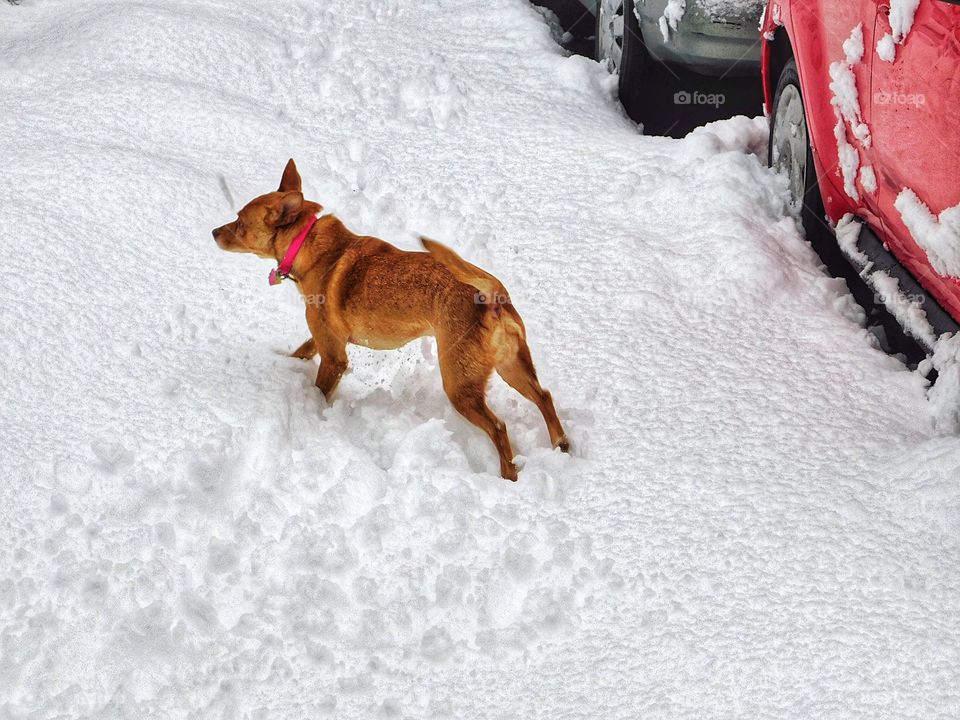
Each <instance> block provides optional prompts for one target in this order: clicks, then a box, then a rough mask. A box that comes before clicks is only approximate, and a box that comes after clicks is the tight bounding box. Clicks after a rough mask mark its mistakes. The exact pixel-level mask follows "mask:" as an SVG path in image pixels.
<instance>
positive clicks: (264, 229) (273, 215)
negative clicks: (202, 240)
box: [213, 158, 304, 258]
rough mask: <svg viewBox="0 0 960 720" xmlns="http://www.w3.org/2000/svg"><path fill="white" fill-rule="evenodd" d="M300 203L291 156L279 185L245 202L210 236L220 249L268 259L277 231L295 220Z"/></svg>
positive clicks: (298, 188)
mask: <svg viewBox="0 0 960 720" xmlns="http://www.w3.org/2000/svg"><path fill="white" fill-rule="evenodd" d="M303 205H304V201H303V193H302V192H301V184H300V173H299V172H297V165H296V163H295V162H293V158H291V159H290V160H289V161H288V162H287V167H286V168H285V169H284V171H283V178H282V179H281V180H280V187H279V188H278V189H277V190H276V191H275V192H270V193H267V194H266V195H261V196H260V197H258V198H254V199H253V200H251V201H250V202H249V203H247V204H246V205H245V206H244V207H243V208H242V209H241V210H240V212H238V213H237V219H236V220H234V221H233V222H229V223H227V224H226V225H221V226H220V227H218V228H216V229H215V230H214V231H213V239H214V240H216V241H217V245H218V246H219V247H220V249H221V250H227V251H229V252H249V253H254V254H255V255H259V256H260V257H264V258H272V257H274V242H275V239H276V234H277V230H278V229H280V228H282V227H285V226H287V225H289V224H290V223H292V222H293V221H295V220H296V219H297V217H299V215H300V213H301V211H302V210H303Z"/></svg>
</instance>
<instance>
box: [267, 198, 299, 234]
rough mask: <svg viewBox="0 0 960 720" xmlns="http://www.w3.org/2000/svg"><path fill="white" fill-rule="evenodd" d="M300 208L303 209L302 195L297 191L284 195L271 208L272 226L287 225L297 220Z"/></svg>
mask: <svg viewBox="0 0 960 720" xmlns="http://www.w3.org/2000/svg"><path fill="white" fill-rule="evenodd" d="M301 207H303V193H301V192H300V191H299V190H293V191H291V192H288V193H284V194H283V195H281V196H280V199H279V200H277V204H276V205H275V206H274V208H273V213H272V216H273V217H272V220H273V225H274V226H275V227H281V226H283V225H289V224H290V223H292V222H293V221H294V220H296V219H297V215H299V214H300V208H301Z"/></svg>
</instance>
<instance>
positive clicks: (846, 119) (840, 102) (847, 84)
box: [830, 23, 871, 200]
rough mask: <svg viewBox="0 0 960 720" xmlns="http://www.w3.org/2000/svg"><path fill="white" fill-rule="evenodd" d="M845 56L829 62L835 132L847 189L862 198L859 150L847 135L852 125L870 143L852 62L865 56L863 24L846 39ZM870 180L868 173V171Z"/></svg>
mask: <svg viewBox="0 0 960 720" xmlns="http://www.w3.org/2000/svg"><path fill="white" fill-rule="evenodd" d="M843 54H844V58H843V60H838V61H836V62H832V63H830V92H831V99H830V103H831V104H832V105H833V109H834V113H835V114H836V116H837V124H836V125H835V126H834V130H833V134H834V137H835V138H836V141H837V153H838V155H839V159H840V167H839V169H840V173H841V175H842V177H843V188H844V191H845V192H846V193H847V195H849V196H850V197H851V198H853V199H854V200H859V199H860V192H859V191H858V190H857V185H856V178H857V172H858V170H859V168H860V154H859V152H858V151H857V149H856V147H854V146H853V145H852V144H850V141H849V140H848V139H847V126H848V125H849V127H850V130H851V132H852V133H853V136H854V137H855V138H856V139H857V140H858V141H859V142H860V143H861V144H862V145H863V146H864V147H870V142H871V138H870V128H869V127H867V124H866V123H865V122H863V116H862V114H861V110H860V94H859V92H858V90H857V79H856V76H855V75H854V73H853V66H854V65H856V64H858V63H859V62H860V61H861V60H863V54H864V47H863V24H862V23H861V24H859V25H857V26H856V27H855V28H854V29H853V31H852V32H851V33H850V37H848V38H847V39H846V40H845V41H844V42H843ZM867 177H868V180H869V174H868V176H867Z"/></svg>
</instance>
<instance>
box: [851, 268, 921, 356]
mask: <svg viewBox="0 0 960 720" xmlns="http://www.w3.org/2000/svg"><path fill="white" fill-rule="evenodd" d="M866 277H867V280H868V281H869V283H870V286H871V287H872V288H873V289H874V290H875V291H876V299H877V301H879V302H881V303H883V305H884V306H885V307H886V308H887V310H889V311H890V312H891V313H893V316H894V317H895V318H896V319H897V321H898V322H899V323H900V325H902V326H903V327H904V329H906V331H907V332H908V333H910V334H911V335H913V337H915V338H916V339H917V340H920V341H921V342H922V343H924V345H925V346H926V347H928V348H932V347H934V346H935V345H936V342H937V335H936V333H935V332H934V330H933V326H932V325H930V321H929V320H927V314H926V313H925V312H924V311H923V305H922V304H921V303H920V302H918V301H917V298H912V297H910V296H908V295H906V294H904V293H903V292H902V291H901V290H900V282H899V281H898V280H897V279H896V278H895V277H893V276H891V275H890V274H888V273H886V272H884V271H883V270H876V271H874V272H871V273H869V274H868V275H867V276H866Z"/></svg>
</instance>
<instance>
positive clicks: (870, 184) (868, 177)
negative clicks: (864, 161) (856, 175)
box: [860, 165, 877, 193]
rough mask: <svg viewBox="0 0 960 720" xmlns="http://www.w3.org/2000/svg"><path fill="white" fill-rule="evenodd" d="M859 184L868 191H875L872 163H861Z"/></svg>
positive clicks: (875, 175) (875, 180) (875, 182)
mask: <svg viewBox="0 0 960 720" xmlns="http://www.w3.org/2000/svg"><path fill="white" fill-rule="evenodd" d="M860 186H861V187H862V188H863V189H864V190H866V191H867V192H868V193H875V192H876V191H877V174H876V173H875V172H874V171H873V166H872V165H863V166H862V167H861V168H860Z"/></svg>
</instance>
